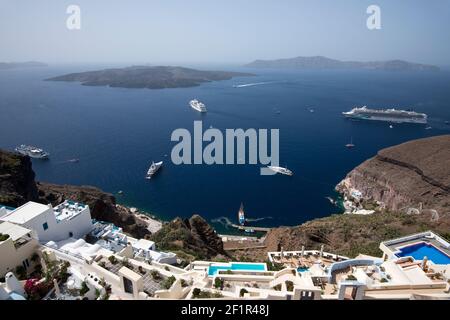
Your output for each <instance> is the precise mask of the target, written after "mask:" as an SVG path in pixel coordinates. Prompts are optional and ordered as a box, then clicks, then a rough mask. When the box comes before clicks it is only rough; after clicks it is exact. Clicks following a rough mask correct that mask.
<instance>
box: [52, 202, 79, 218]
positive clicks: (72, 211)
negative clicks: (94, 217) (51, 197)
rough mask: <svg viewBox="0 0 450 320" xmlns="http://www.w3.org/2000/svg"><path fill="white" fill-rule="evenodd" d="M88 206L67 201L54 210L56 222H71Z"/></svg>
mask: <svg viewBox="0 0 450 320" xmlns="http://www.w3.org/2000/svg"><path fill="white" fill-rule="evenodd" d="M86 207H87V205H85V204H83V203H79V202H73V201H69V200H66V201H64V202H63V203H61V204H59V205H58V206H56V207H55V208H54V212H55V217H56V221H58V222H59V221H63V220H69V219H72V218H74V217H76V216H77V215H79V214H80V213H81V212H83V211H84V210H85V209H86Z"/></svg>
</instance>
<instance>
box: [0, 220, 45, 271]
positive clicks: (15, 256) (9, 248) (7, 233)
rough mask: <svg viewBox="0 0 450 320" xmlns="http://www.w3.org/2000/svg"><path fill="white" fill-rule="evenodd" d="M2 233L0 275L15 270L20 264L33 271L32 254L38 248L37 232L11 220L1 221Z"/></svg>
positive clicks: (0, 240)
mask: <svg viewBox="0 0 450 320" xmlns="http://www.w3.org/2000/svg"><path fill="white" fill-rule="evenodd" d="M0 235H2V238H0V277H3V276H5V274H7V273H8V272H10V271H13V272H14V271H15V269H16V268H17V267H18V266H23V267H24V268H25V270H26V271H27V272H29V271H31V270H32V267H33V265H34V263H33V262H32V256H33V254H35V252H36V249H37V248H38V241H37V237H36V235H35V233H34V232H33V231H32V230H29V229H27V228H24V227H21V226H18V225H15V224H13V223H10V222H0ZM5 238H6V239H5ZM2 239H4V240H3V241H2Z"/></svg>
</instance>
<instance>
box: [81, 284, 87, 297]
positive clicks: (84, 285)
mask: <svg viewBox="0 0 450 320" xmlns="http://www.w3.org/2000/svg"><path fill="white" fill-rule="evenodd" d="M88 291H89V287H88V286H87V284H86V282H85V281H83V282H82V283H81V289H80V296H84V295H85V294H86V293H87V292H88Z"/></svg>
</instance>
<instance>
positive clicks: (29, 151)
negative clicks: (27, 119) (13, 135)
mask: <svg viewBox="0 0 450 320" xmlns="http://www.w3.org/2000/svg"><path fill="white" fill-rule="evenodd" d="M15 151H16V152H18V153H20V154H23V155H24V156H29V157H30V158H35V159H47V158H48V156H49V155H50V153H48V152H46V151H44V150H42V149H40V148H37V147H33V146H27V145H24V144H22V145H20V146H18V147H17V148H16V149H15Z"/></svg>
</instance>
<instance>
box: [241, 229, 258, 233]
mask: <svg viewBox="0 0 450 320" xmlns="http://www.w3.org/2000/svg"><path fill="white" fill-rule="evenodd" d="M244 232H246V233H254V232H255V230H253V229H245V230H244Z"/></svg>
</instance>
